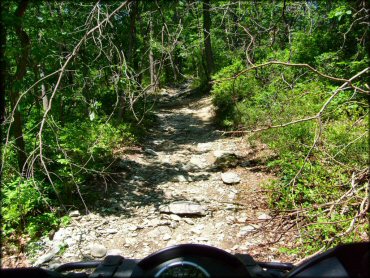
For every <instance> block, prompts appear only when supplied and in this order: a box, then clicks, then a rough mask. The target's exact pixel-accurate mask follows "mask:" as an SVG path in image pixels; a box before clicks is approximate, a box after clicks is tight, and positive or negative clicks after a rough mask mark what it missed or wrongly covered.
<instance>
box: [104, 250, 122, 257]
mask: <svg viewBox="0 0 370 278" xmlns="http://www.w3.org/2000/svg"><path fill="white" fill-rule="evenodd" d="M122 254H123V252H122V250H119V249H110V250H108V251H107V256H122Z"/></svg>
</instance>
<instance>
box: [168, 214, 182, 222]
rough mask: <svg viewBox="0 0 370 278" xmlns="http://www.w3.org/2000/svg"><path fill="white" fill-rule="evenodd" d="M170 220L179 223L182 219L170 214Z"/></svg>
mask: <svg viewBox="0 0 370 278" xmlns="http://www.w3.org/2000/svg"><path fill="white" fill-rule="evenodd" d="M170 219H171V220H174V221H181V219H182V218H181V217H180V216H178V215H177V214H171V215H170Z"/></svg>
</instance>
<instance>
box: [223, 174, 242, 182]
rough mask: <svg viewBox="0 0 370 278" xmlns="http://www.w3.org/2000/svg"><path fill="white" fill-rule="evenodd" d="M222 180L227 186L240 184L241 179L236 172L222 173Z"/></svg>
mask: <svg viewBox="0 0 370 278" xmlns="http://www.w3.org/2000/svg"><path fill="white" fill-rule="evenodd" d="M221 179H222V181H223V182H224V183H226V184H235V183H239V182H240V177H239V175H238V174H237V173H234V172H225V173H221Z"/></svg>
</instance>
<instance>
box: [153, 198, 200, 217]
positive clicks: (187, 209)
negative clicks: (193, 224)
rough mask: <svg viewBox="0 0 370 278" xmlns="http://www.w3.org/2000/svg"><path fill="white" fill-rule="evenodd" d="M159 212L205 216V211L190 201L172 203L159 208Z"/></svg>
mask: <svg viewBox="0 0 370 278" xmlns="http://www.w3.org/2000/svg"><path fill="white" fill-rule="evenodd" d="M159 210H160V212H164V213H173V214H177V215H194V216H204V215H206V211H205V208H204V207H203V206H201V205H199V204H197V203H194V202H190V201H178V202H173V203H171V204H169V205H167V206H161V207H160V208H159Z"/></svg>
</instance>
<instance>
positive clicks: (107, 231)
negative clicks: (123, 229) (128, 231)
mask: <svg viewBox="0 0 370 278" xmlns="http://www.w3.org/2000/svg"><path fill="white" fill-rule="evenodd" d="M105 232H106V233H107V234H116V233H118V230H117V229H107V230H106V231H105Z"/></svg>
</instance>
